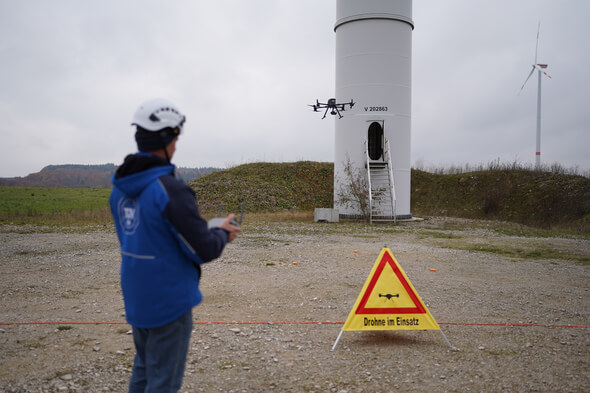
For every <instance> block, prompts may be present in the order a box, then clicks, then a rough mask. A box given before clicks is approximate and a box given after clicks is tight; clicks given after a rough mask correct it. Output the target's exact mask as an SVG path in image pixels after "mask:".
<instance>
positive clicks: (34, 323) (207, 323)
mask: <svg viewBox="0 0 590 393" xmlns="http://www.w3.org/2000/svg"><path fill="white" fill-rule="evenodd" d="M343 324H344V322H329V321H326V322H222V321H207V322H199V321H194V322H193V325H343ZM438 324H439V325H455V326H498V327H502V326H504V327H544V328H577V329H590V326H584V325H547V324H539V323H476V322H438ZM10 325H12V326H15V325H17V326H18V325H128V323H127V322H56V321H51V322H0V326H10Z"/></svg>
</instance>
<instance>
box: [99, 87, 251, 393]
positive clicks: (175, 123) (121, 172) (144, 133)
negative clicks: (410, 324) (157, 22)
mask: <svg viewBox="0 0 590 393" xmlns="http://www.w3.org/2000/svg"><path fill="white" fill-rule="evenodd" d="M184 122H185V116H184V115H182V114H181V112H180V111H179V110H178V109H177V108H176V106H174V104H172V103H171V102H169V101H167V100H164V99H152V100H148V101H146V102H144V103H143V104H142V105H141V106H140V107H139V108H138V109H137V111H136V112H135V115H134V117H133V123H132V125H134V126H136V132H135V140H136V142H137V147H138V150H139V152H138V153H136V154H131V155H128V156H127V157H126V158H125V160H124V162H123V164H122V165H121V166H120V167H119V168H118V169H117V171H116V173H115V174H114V175H113V179H112V183H113V191H112V193H111V197H110V199H109V203H110V206H111V212H112V214H113V218H114V221H115V226H116V229H117V236H118V238H119V242H120V243H121V256H122V263H121V287H122V290H123V300H124V303H125V315H126V319H127V322H128V323H129V324H130V325H131V326H132V330H133V340H134V342H135V349H136V355H135V360H134V363H133V372H132V375H131V381H130V383H129V392H133V393H135V392H142V393H148V392H158V393H167V392H177V391H178V390H179V389H180V387H181V385H182V377H183V374H184V366H185V363H186V355H187V352H188V346H189V340H190V334H191V331H192V327H193V322H192V308H193V307H194V306H196V305H197V304H199V303H200V302H201V300H202V295H201V292H200V290H199V278H200V275H201V274H200V273H201V268H200V265H201V264H203V263H205V262H208V261H211V260H213V259H215V258H218V257H219V256H220V255H221V253H222V251H223V249H224V247H225V245H226V244H227V243H229V242H231V241H233V240H234V239H235V238H236V236H237V234H238V232H239V231H240V229H239V227H237V226H235V225H233V224H232V223H233V222H235V221H233V220H234V215H233V214H230V215H229V216H228V217H227V219H225V220H224V221H223V222H222V223H221V224H220V226H219V227H217V228H211V229H210V228H208V225H207V222H206V221H205V220H204V219H203V218H201V216H200V214H199V210H198V207H197V204H196V199H195V193H194V191H193V190H192V189H191V188H190V187H188V186H187V185H186V184H184V183H183V182H182V181H180V180H178V179H176V178H175V177H174V169H175V167H174V165H172V164H171V163H170V160H171V159H172V157H173V155H174V152H175V150H176V143H177V141H178V136H179V135H180V133H181V131H182V127H183V126H184Z"/></svg>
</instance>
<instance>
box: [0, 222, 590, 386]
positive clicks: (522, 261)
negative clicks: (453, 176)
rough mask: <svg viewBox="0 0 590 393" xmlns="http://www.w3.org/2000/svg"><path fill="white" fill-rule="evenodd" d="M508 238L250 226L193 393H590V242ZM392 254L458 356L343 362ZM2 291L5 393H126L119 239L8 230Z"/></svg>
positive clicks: (199, 355) (431, 227)
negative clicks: (382, 260) (363, 294)
mask: <svg viewBox="0 0 590 393" xmlns="http://www.w3.org/2000/svg"><path fill="white" fill-rule="evenodd" d="M495 228H496V227H494V226H489V225H487V224H486V223H481V222H474V221H466V220H452V219H431V220H426V221H424V222H422V223H413V224H405V225H400V226H397V227H387V226H373V227H371V226H368V225H361V224H350V223H349V224H342V223H341V224H311V223H310V224H295V223H288V224H279V223H269V224H264V225H262V224H257V225H245V226H244V232H243V235H242V236H241V237H240V238H239V239H238V240H237V241H236V242H235V243H233V244H231V245H230V246H229V247H228V248H227V249H226V251H225V252H224V255H223V257H222V258H220V259H219V260H217V261H216V262H213V263H211V264H208V265H206V266H205V267H204V269H203V279H202V282H201V287H202V291H203V294H204V296H205V300H204V302H203V304H201V305H200V306H198V307H197V308H195V310H194V319H195V321H196V322H197V324H196V325H195V331H194V333H193V336H192V341H191V350H190V352H189V359H188V362H187V370H186V373H185V379H184V385H183V389H182V391H183V392H215V391H220V392H232V391H233V392H266V391H277V392H341V393H343V392H371V393H373V392H393V391H404V392H434V391H436V392H445V391H448V392H469V391H472V392H483V391H486V392H504V391H505V392H529V391H530V392H587V391H590V350H589V349H590V329H589V328H587V327H588V326H590V298H589V295H590V293H589V291H590V265H589V264H588V261H589V260H590V241H588V240H580V239H567V238H535V237H523V236H514V235H507V234H504V232H502V231H498V230H497V228H496V229H495ZM385 245H386V246H388V247H389V248H390V249H391V250H392V252H393V253H394V255H395V256H396V258H397V260H398V261H399V262H400V264H401V265H402V267H403V269H404V270H405V272H406V273H407V275H408V277H409V278H410V280H411V282H412V284H413V285H414V287H415V288H416V290H417V291H418V293H419V295H420V297H421V298H422V299H423V300H424V302H425V303H426V305H427V307H428V308H429V310H430V312H431V313H432V315H433V316H434V318H435V319H436V320H437V321H438V322H439V323H440V324H441V328H442V330H443V331H444V333H445V334H446V336H447V337H448V339H449V340H450V342H451V343H452V344H453V345H454V346H456V347H457V348H458V349H459V351H456V352H455V351H450V350H449V348H448V347H447V345H446V344H445V342H444V341H443V339H442V337H441V335H440V334H439V333H438V332H436V331H404V332H401V331H397V332H345V333H344V334H343V336H342V339H341V340H340V343H339V345H338V348H337V349H336V351H334V352H332V351H330V348H331V346H332V344H333V342H334V340H335V339H336V337H337V336H338V333H339V332H340V329H341V327H342V325H341V322H343V321H344V320H345V319H346V317H347V315H348V313H349V311H350V309H351V307H352V305H353V303H354V301H355V300H356V298H357V296H358V294H359V291H360V290H361V287H362V285H363V283H364V281H365V279H366V278H367V275H368V273H369V271H370V269H371V267H372V265H373V263H374V262H375V259H376V258H377V256H378V255H379V252H380V251H381V249H382V247H383V246H385ZM353 250H357V251H358V252H357V253H353ZM293 261H297V262H298V264H297V265H293V264H292V262H293ZM430 269H436V272H432V271H430ZM0 283H1V285H0V322H3V323H18V324H9V325H1V326H0V348H1V350H0V392H40V391H41V392H108V391H111V392H124V391H126V385H127V382H128V379H129V373H130V368H131V364H132V359H133V355H134V349H133V344H132V339H131V335H129V334H128V332H129V329H130V328H129V326H128V325H126V324H125V323H124V320H125V319H124V309H123V303H122V299H121V291H120V288H119V251H118V244H117V241H116V237H115V234H114V232H112V231H109V230H104V229H103V230H97V231H92V232H82V231H77V232H76V231H72V232H69V233H68V232H63V233H51V232H48V233H42V232H39V231H31V230H30V228H23V227H8V226H4V227H0ZM25 322H35V324H24V323H25ZM41 322H52V323H53V324H40V323H41ZM74 322H76V323H79V322H89V323H93V322H108V323H110V324H99V325H97V324H75V323H74ZM205 322H232V323H231V324H222V323H206V324H205ZM309 322H325V323H323V324H319V323H313V324H310V323H309ZM455 323H460V324H461V325H456V324H455ZM462 324H466V325H462ZM486 324H512V325H517V324H522V326H498V325H486ZM536 325H542V326H536ZM550 325H551V326H553V327H549V326H550ZM567 325H575V326H583V327H565V326H567ZM555 326H557V327H555ZM584 327H586V328H584Z"/></svg>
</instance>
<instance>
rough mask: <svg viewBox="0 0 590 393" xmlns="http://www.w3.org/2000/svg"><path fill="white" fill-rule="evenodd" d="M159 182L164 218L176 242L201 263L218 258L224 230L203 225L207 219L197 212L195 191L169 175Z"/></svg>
mask: <svg viewBox="0 0 590 393" xmlns="http://www.w3.org/2000/svg"><path fill="white" fill-rule="evenodd" d="M160 182H161V183H162V185H163V186H164V189H165V190H166V193H167V194H168V198H169V202H168V204H167V205H166V208H165V209H164V218H166V219H167V220H168V221H169V222H170V223H171V224H172V226H173V227H174V229H175V230H176V232H177V235H178V236H179V237H180V241H182V242H185V244H186V245H187V246H188V249H189V251H190V252H194V253H195V254H196V256H197V257H198V259H200V260H201V261H202V262H208V261H211V260H213V259H215V258H218V257H219V256H220V255H221V252H222V251H223V248H224V247H225V245H226V244H227V241H228V238H229V234H228V233H227V231H225V230H224V229H221V228H212V229H209V228H208V227H207V221H205V220H204V219H203V218H202V217H201V215H200V214H199V208H198V206H197V202H196V200H195V192H194V191H193V190H192V189H191V188H190V187H189V186H187V185H186V184H184V183H183V182H181V181H180V180H178V179H176V178H174V177H173V176H163V177H161V178H160Z"/></svg>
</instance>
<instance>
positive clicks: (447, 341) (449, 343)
mask: <svg viewBox="0 0 590 393" xmlns="http://www.w3.org/2000/svg"><path fill="white" fill-rule="evenodd" d="M439 332H440V334H441V335H442V336H443V338H444V340H445V342H446V343H447V345H448V346H449V348H451V351H457V348H455V347H453V346H452V345H451V342H450V341H449V339H448V338H447V336H445V334H444V333H443V331H442V330H439Z"/></svg>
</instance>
